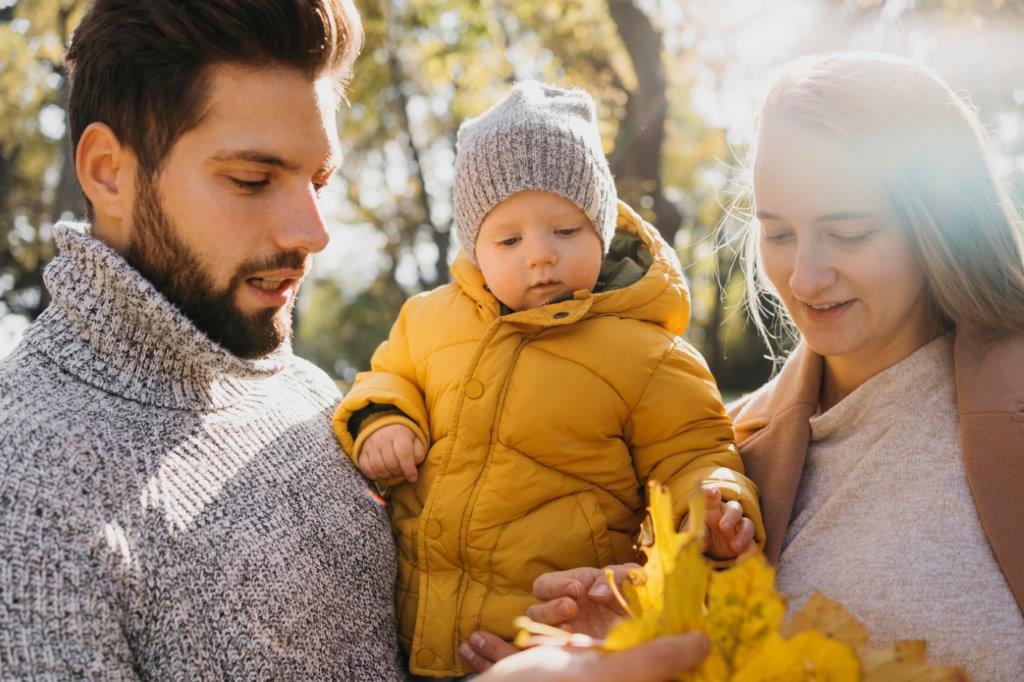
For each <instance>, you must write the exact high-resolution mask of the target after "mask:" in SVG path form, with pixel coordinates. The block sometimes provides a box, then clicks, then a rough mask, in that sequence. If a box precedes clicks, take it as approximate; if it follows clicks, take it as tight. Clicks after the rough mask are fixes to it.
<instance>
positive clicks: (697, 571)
mask: <svg viewBox="0 0 1024 682" xmlns="http://www.w3.org/2000/svg"><path fill="white" fill-rule="evenodd" d="M648 489H649V498H648V499H649V516H648V518H647V520H646V521H645V531H646V534H647V535H648V536H653V537H651V538H649V539H648V541H647V542H646V543H644V546H643V548H642V551H643V553H644V554H645V555H646V559H647V560H646V562H645V564H644V566H643V568H642V569H639V570H637V571H632V572H630V575H629V577H628V579H627V580H626V582H625V584H624V585H623V587H622V591H621V592H620V591H619V589H618V587H617V586H616V584H615V580H614V576H613V574H612V573H611V571H607V572H606V579H607V580H608V584H609V586H610V587H611V589H612V591H613V592H614V593H615V594H616V596H617V598H618V599H619V601H620V603H621V604H622V605H623V607H624V609H625V611H626V612H627V614H628V616H627V617H626V618H623V619H621V620H619V621H618V622H617V623H615V624H614V625H613V626H612V628H611V630H610V631H609V632H608V635H607V637H606V638H605V639H604V640H594V639H591V638H589V637H586V636H584V635H570V634H569V633H566V632H563V631H562V630H558V629H556V628H552V627H550V626H545V625H541V624H539V623H534V622H532V621H530V620H529V619H527V618H521V619H518V620H517V622H516V625H517V626H518V627H519V628H521V631H520V634H519V636H518V637H517V643H518V644H520V645H521V646H526V645H534V644H560V645H568V646H573V647H576V648H580V647H585V648H601V649H603V650H605V651H621V650H623V649H628V648H630V647H634V646H636V645H638V644H642V643H643V642H646V641H649V640H652V639H654V638H656V637H662V636H667V635H677V634H682V633H685V632H689V631H691V630H695V629H699V630H703V631H704V632H705V633H706V634H707V635H708V638H709V639H710V640H711V651H710V653H709V655H708V657H707V659H706V660H705V661H704V663H703V664H701V666H699V667H698V668H697V669H696V670H692V671H689V672H687V673H684V674H682V675H680V676H679V678H678V679H679V680H681V681H684V682H724V681H730V680H731V681H733V682H768V681H772V682H782V681H786V682H790V681H792V682H798V681H800V680H818V681H831V682H847V681H848V680H858V679H862V680H866V681H868V682H876V681H879V682H880V681H882V680H886V681H889V680H893V681H897V680H907V681H908V680H915V681H925V682H952V681H954V680H955V681H960V680H967V679H968V677H967V675H966V674H965V673H964V671H963V670H962V669H960V668H935V667H931V666H929V665H928V664H927V662H926V660H925V655H924V652H925V645H924V642H913V641H911V642H898V643H897V644H894V645H893V646H891V647H888V648H886V649H871V648H869V647H868V646H867V643H868V638H869V633H868V631H867V629H865V628H864V626H863V625H861V624H860V623H859V622H858V621H857V620H856V619H855V618H854V617H853V616H852V615H851V614H850V613H849V612H848V611H846V609H844V608H843V607H842V606H841V605H839V604H838V603H836V602H834V601H832V600H830V599H828V598H827V597H825V596H824V595H821V594H818V593H814V594H813V595H812V596H811V598H810V599H809V600H808V602H807V603H806V604H805V605H804V607H803V608H802V609H801V610H800V612H799V613H797V614H796V615H795V616H794V617H793V618H792V619H791V620H790V621H789V622H788V623H783V618H784V616H785V612H786V606H785V600H784V599H783V598H782V596H781V595H779V593H778V592H777V590H776V588H775V570H774V569H773V568H772V567H771V566H770V565H768V563H767V561H765V559H764V557H763V556H761V555H756V556H751V557H747V558H744V559H741V560H739V561H737V562H736V563H735V565H733V566H732V567H730V568H727V569H725V570H722V571H714V570H712V568H711V564H710V563H709V562H708V560H706V559H705V558H704V556H703V551H702V550H703V545H704V532H705V527H704V524H705V518H706V517H705V509H704V498H703V495H702V494H701V493H700V492H699V491H698V492H697V493H695V494H694V495H693V496H692V497H691V498H690V500H689V513H688V518H689V521H690V523H689V529H690V530H684V531H678V530H677V528H676V521H675V519H674V518H673V514H672V501H671V499H670V497H669V493H668V492H667V490H665V489H664V488H662V487H661V486H660V485H657V484H653V483H652V484H651V485H650V486H649V488H648Z"/></svg>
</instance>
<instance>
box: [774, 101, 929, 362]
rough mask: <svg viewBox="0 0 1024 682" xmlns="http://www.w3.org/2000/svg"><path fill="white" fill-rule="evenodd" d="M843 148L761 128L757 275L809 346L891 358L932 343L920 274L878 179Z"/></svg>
mask: <svg viewBox="0 0 1024 682" xmlns="http://www.w3.org/2000/svg"><path fill="white" fill-rule="evenodd" d="M863 166H864V164H863V162H862V161H860V160H859V159H858V158H856V157H855V156H854V155H853V153H852V152H851V151H849V150H848V149H847V148H845V147H844V146H843V145H842V143H841V142H840V141H838V140H836V139H834V138H832V137H830V136H829V135H827V134H826V133H824V132H820V131H817V130H815V129H813V128H809V127H806V126H802V125H799V124H796V123H790V122H786V121H770V122H768V123H766V125H765V126H764V127H763V128H762V131H761V137H760V140H759V145H758V152H757V158H756V162H755V166H754V203H755V206H756V211H757V217H758V220H759V222H760V235H759V239H760V243H759V246H760V249H761V255H762V262H763V265H764V271H765V274H766V275H767V277H768V279H769V280H770V281H771V283H772V285H773V286H774V287H775V289H776V291H778V293H779V295H780V296H781V298H782V301H783V303H784V304H785V306H786V309H787V310H788V311H789V314H790V315H791V316H792V318H793V321H794V322H795V323H796V326H797V327H798V328H799V330H800V332H801V333H802V334H803V337H804V339H805V340H806V341H807V343H808V345H810V347H811V349H812V350H814V351H815V352H817V353H818V354H820V355H823V356H825V357H827V358H832V359H836V358H848V359H850V360H853V361H856V362H859V363H863V362H869V363H871V364H874V363H876V362H879V361H881V360H884V359H886V358H888V359H890V360H891V361H892V362H895V361H897V360H899V359H901V358H902V357H904V356H905V355H907V354H909V353H910V352H912V351H913V350H914V349H916V348H917V347H919V346H920V345H922V344H923V343H924V342H925V341H927V340H928V339H929V338H931V336H930V335H931V334H932V330H933V328H934V324H933V323H932V322H931V317H930V315H929V312H928V303H927V297H926V293H925V278H924V274H923V271H922V269H921V266H920V264H919V263H918V260H917V258H916V257H915V256H914V253H913V251H912V249H911V244H910V240H909V238H908V236H907V235H906V233H905V232H904V230H903V229H902V227H901V226H900V225H899V223H898V221H897V219H896V217H895V215H894V214H893V212H892V209H891V207H890V206H889V204H888V201H887V200H886V196H885V192H884V190H883V188H882V186H881V184H879V182H878V180H876V179H874V178H872V177H871V176H870V175H868V174H867V173H866V172H865V170H864V169H863Z"/></svg>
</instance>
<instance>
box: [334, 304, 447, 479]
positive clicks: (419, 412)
mask: <svg viewBox="0 0 1024 682" xmlns="http://www.w3.org/2000/svg"><path fill="white" fill-rule="evenodd" d="M415 300H416V299H411V300H409V301H406V303H405V305H403V306H402V311H401V312H400V313H399V315H398V320H397V321H396V322H395V324H394V326H392V327H391V333H390V335H389V336H388V338H387V340H385V341H384V342H383V343H381V344H380V346H378V348H377V350H376V352H374V354H373V358H372V359H371V360H370V371H368V372H360V373H359V374H357V375H356V380H355V382H354V383H353V384H352V388H351V390H350V391H349V392H348V394H347V395H345V397H344V398H342V400H341V403H340V404H339V405H338V409H337V410H336V411H335V412H334V418H333V420H332V421H333V424H334V433H335V435H336V436H337V437H338V442H339V443H341V447H342V449H343V450H344V451H345V453H346V454H348V456H349V457H350V458H352V460H353V461H355V460H356V456H357V454H358V452H359V448H360V446H362V443H363V441H364V440H366V438H367V437H368V436H370V435H371V434H372V433H374V432H376V431H377V430H379V429H381V428H383V427H385V426H389V425H391V424H404V425H405V426H408V427H409V428H410V429H412V431H413V433H415V434H416V436H417V437H418V438H419V439H420V440H421V441H422V442H423V446H424V447H425V448H427V449H429V448H430V441H429V439H428V436H429V433H430V426H429V422H428V420H427V407H426V402H425V400H424V397H423V391H422V389H421V387H420V385H419V381H418V380H417V378H416V366H415V364H414V362H413V359H412V357H411V354H410V351H409V329H408V327H409V318H410V316H411V308H412V305H413V304H414V301H415Z"/></svg>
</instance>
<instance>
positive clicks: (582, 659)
mask: <svg viewBox="0 0 1024 682" xmlns="http://www.w3.org/2000/svg"><path fill="white" fill-rule="evenodd" d="M498 641H501V640H500V639H499V640H498ZM505 645H506V646H508V647H511V648H513V649H514V647H512V645H510V644H507V643H505ZM709 650H710V644H709V642H708V639H707V637H706V636H705V635H704V634H703V633H701V632H696V631H694V632H689V633H687V634H685V635H677V636H674V637H662V638H659V639H655V640H652V641H650V642H647V643H646V644H641V645H640V646H637V647H634V648H632V649H627V650H626V651H619V652H616V653H612V654H605V653H601V652H598V651H594V650H590V649H571V648H562V647H546V646H545V647H535V648H533V649H528V650H526V651H523V652H522V653H517V654H515V655H512V656H508V657H507V658H503V659H502V660H501V661H500V662H498V663H496V664H494V665H493V666H488V667H486V668H483V670H486V672H484V673H483V674H482V675H480V676H479V677H478V678H476V679H478V680H479V681H480V682H503V681H504V680H516V682H520V681H526V682H563V680H564V681H566V682H569V681H571V680H592V681H594V682H646V681H648V680H650V681H652V682H661V681H662V680H668V679H672V678H674V677H675V676H676V675H678V674H679V673H681V672H683V671H686V670H690V669H692V668H695V667H697V666H698V665H700V663H701V662H702V661H703V660H704V659H705V658H706V657H707V655H708V651H709ZM478 670H480V668H478Z"/></svg>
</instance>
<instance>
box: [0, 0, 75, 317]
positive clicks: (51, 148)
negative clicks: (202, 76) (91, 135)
mask: <svg viewBox="0 0 1024 682" xmlns="http://www.w3.org/2000/svg"><path fill="white" fill-rule="evenodd" d="M83 8H84V2H80V1H79V0H32V1H31V2H29V1H27V0H15V1H14V2H13V3H12V2H8V4H7V6H6V7H4V8H3V9H2V10H0V63H2V68H0V103H2V109H0V315H2V314H4V313H6V312H10V313H15V314H21V315H25V316H26V317H29V318H34V317H35V316H36V315H38V314H39V313H40V312H42V310H43V308H45V307H46V305H47V303H48V301H49V298H48V296H47V294H46V290H45V289H44V288H43V286H42V268H43V266H44V265H45V263H46V262H47V261H48V260H49V258H50V257H51V256H52V254H53V247H52V242H51V238H50V231H49V228H50V226H51V225H52V224H53V222H54V221H55V220H56V219H57V218H59V217H60V216H61V215H62V214H63V213H64V212H71V213H80V203H79V202H80V200H79V196H80V192H79V189H78V183H77V179H76V176H75V172H74V163H73V162H72V160H71V155H70V145H69V144H68V141H67V135H68V131H67V126H66V125H65V121H64V104H65V101H66V98H67V85H66V83H67V79H66V78H65V74H64V71H63V67H62V66H61V58H62V55H63V51H64V44H65V42H66V40H67V37H68V35H69V33H70V31H71V29H72V27H73V26H74V25H76V24H77V21H78V19H79V17H80V15H81V11H82V10H83Z"/></svg>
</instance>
